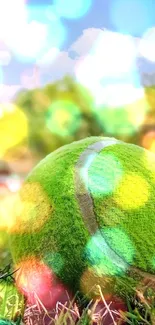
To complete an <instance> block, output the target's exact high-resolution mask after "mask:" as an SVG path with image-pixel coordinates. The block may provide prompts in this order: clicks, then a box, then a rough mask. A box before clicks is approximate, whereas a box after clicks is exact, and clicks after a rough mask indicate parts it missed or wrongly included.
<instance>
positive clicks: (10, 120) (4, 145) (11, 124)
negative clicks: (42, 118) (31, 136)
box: [0, 103, 28, 157]
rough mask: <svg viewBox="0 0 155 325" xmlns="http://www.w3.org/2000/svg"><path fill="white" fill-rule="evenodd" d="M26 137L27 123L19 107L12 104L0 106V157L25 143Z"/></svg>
mask: <svg viewBox="0 0 155 325" xmlns="http://www.w3.org/2000/svg"><path fill="white" fill-rule="evenodd" d="M27 136H28V121H27V117H26V116H25V114H24V112H23V111H22V110H21V109H20V107H18V106H16V105H14V104H11V103H9V104H1V105H0V156H1V157H2V156H4V155H5V154H6V153H7V151H8V150H9V149H11V148H13V147H14V146H16V145H18V144H20V143H22V141H25V140H26V139H27Z"/></svg>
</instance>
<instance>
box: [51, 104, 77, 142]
mask: <svg viewBox="0 0 155 325" xmlns="http://www.w3.org/2000/svg"><path fill="white" fill-rule="evenodd" d="M46 121H47V127H48V129H49V130H50V131H51V132H52V133H55V134H58V135H59V136H69V135H72V134H74V133H75V132H76V130H77V129H78V127H79V126H80V124H81V112H80V109H79V107H78V106H77V105H76V104H75V103H74V102H73V101H71V100H57V101H54V102H53V103H52V104H51V105H50V107H49V109H48V111H47V113H46Z"/></svg>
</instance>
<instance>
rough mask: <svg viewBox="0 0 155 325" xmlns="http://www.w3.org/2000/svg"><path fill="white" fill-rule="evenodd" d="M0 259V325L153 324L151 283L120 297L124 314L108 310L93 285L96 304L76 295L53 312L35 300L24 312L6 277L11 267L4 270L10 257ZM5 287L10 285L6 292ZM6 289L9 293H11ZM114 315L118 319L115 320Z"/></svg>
mask: <svg viewBox="0 0 155 325" xmlns="http://www.w3.org/2000/svg"><path fill="white" fill-rule="evenodd" d="M4 257H5V261H3V262H4V263H3V267H2V269H3V270H0V286H1V284H2V283H3V287H4V288H3V290H2V289H0V325H3V324H4V325H75V324H76V325H121V324H129V325H138V324H139V325H145V324H148V325H155V284H152V283H150V282H147V281H144V285H143V286H141V287H139V288H137V289H133V294H132V295H131V296H125V297H124V301H125V303H126V306H127V311H126V312H123V311H121V310H115V309H114V308H111V302H108V303H107V301H106V300H105V297H104V295H103V293H102V291H101V288H100V286H97V289H98V291H99V299H97V300H96V301H88V299H87V298H86V297H85V296H83V297H81V296H80V295H79V293H77V294H76V296H75V297H74V299H73V300H72V301H70V303H69V305H63V304H61V303H60V302H59V301H58V302H57V304H56V309H55V311H51V312H50V313H49V312H48V311H47V310H46V308H45V307H44V306H43V305H42V303H41V301H40V300H39V298H38V297H36V301H37V304H36V305H34V306H30V305H27V306H26V308H25V310H24V309H23V308H22V306H24V301H25V300H24V297H23V296H22V299H21V302H20V301H19V294H16V292H15V290H14V289H13V288H14V275H13V274H12V275H11V276H10V273H12V269H11V265H10V267H5V269H4V264H5V265H7V264H10V256H9V255H7V254H4ZM9 285H11V286H12V287H10V289H9ZM0 288H2V286H1V287H0ZM93 289H94V288H92V290H93ZM9 290H12V291H10V292H11V293H10V292H9ZM8 297H9V298H8ZM101 302H102V308H100V311H98V312H96V311H95V310H96V308H97V306H98V304H99V303H100V304H101ZM3 307H4V308H3ZM3 309H4V311H3ZM6 309H7V312H6ZM11 311H12V312H13V313H14V316H12V314H11ZM116 315H118V316H119V320H117V321H116V320H115V318H116ZM4 316H5V319H8V320H12V322H8V323H1V319H2V318H3V317H4Z"/></svg>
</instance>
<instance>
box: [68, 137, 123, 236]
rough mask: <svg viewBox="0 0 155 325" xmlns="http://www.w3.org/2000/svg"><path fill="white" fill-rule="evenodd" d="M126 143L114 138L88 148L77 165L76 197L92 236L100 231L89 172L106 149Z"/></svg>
mask: <svg viewBox="0 0 155 325" xmlns="http://www.w3.org/2000/svg"><path fill="white" fill-rule="evenodd" d="M119 143H124V142H122V141H120V140H117V139H114V138H105V139H104V140H101V141H99V142H95V143H93V144H91V145H89V146H88V147H87V149H86V150H84V152H83V153H82V154H81V155H80V157H79V159H78V161H77V163H76V165H75V183H74V184H75V195H76V198H77V201H78V203H79V206H80V208H81V211H82V216H83V218H84V221H85V222H86V226H87V228H88V230H89V232H90V234H94V233H95V232H96V231H97V229H98V224H97V221H96V218H95V215H94V211H93V202H92V198H91V195H90V193H89V189H88V170H89V167H90V166H91V163H92V161H93V160H94V158H95V157H96V156H97V155H98V154H99V153H100V151H101V150H103V149H104V148H106V147H109V146H111V145H114V144H119Z"/></svg>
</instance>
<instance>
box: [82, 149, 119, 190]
mask: <svg viewBox="0 0 155 325" xmlns="http://www.w3.org/2000/svg"><path fill="white" fill-rule="evenodd" d="M83 175H84V174H83ZM88 175H89V177H88V186H89V189H90V191H91V193H92V195H93V196H100V195H101V194H102V195H108V194H111V193H113V192H114V190H115V188H116V186H117V185H118V183H119V181H120V180H121V178H122V177H123V168H122V165H121V163H120V162H119V161H118V159H116V158H115V156H114V155H112V154H108V153H104V152H103V153H102V152H100V154H98V155H97V156H96V157H95V158H94V159H93V162H92V164H91V166H90V167H89V171H88ZM84 176H85V175H84Z"/></svg>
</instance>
